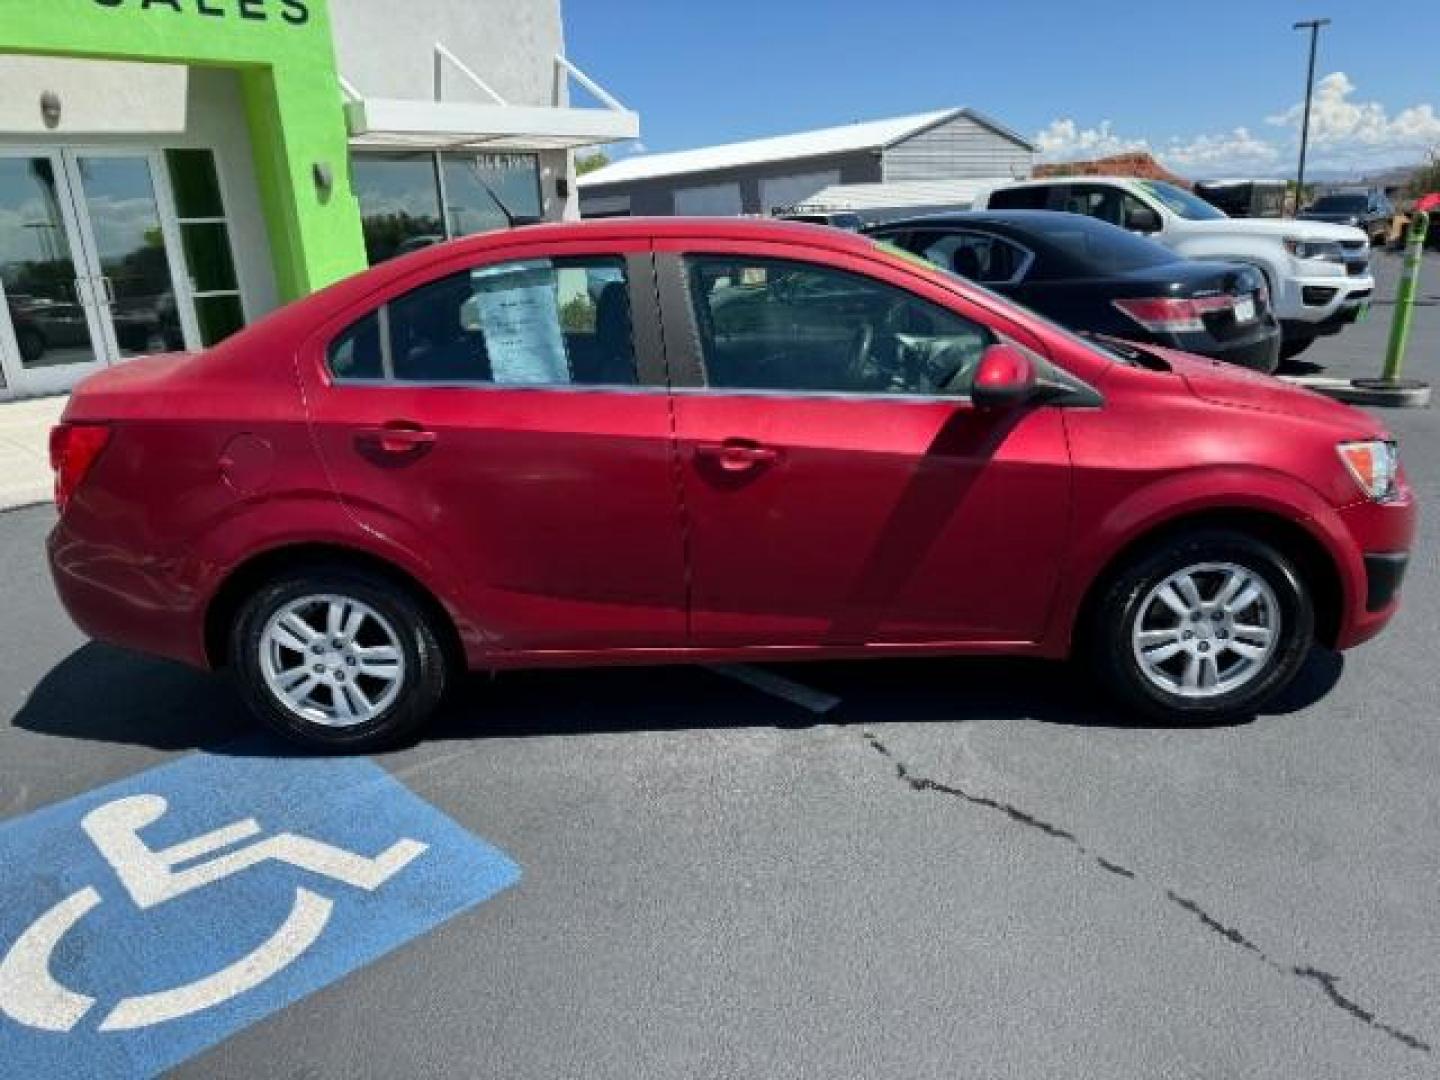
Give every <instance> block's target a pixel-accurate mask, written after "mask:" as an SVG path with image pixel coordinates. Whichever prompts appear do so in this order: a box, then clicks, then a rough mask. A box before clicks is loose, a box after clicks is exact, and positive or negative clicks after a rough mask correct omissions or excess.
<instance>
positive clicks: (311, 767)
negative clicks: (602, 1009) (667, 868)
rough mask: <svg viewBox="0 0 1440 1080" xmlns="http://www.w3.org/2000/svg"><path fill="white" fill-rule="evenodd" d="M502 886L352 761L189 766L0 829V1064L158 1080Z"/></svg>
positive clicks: (206, 760)
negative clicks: (203, 1052) (157, 1076)
mask: <svg viewBox="0 0 1440 1080" xmlns="http://www.w3.org/2000/svg"><path fill="white" fill-rule="evenodd" d="M519 874H520V871H519V868H518V867H517V866H516V865H515V864H514V863H513V862H512V861H511V860H510V859H509V858H508V857H507V856H506V855H505V854H504V853H503V852H501V851H499V850H497V849H496V848H494V847H492V846H490V845H489V844H486V843H485V842H484V841H482V840H480V839H478V838H477V837H475V836H473V835H472V834H470V833H468V832H466V831H465V830H464V829H462V828H460V826H458V825H456V824H455V823H454V822H453V821H451V820H450V819H449V818H447V817H446V816H445V815H443V814H442V813H440V812H439V811H438V810H436V809H435V808H434V807H432V806H430V805H429V804H427V803H425V802H424V801H423V800H421V799H420V798H419V797H417V796H416V795H415V794H413V793H412V792H411V791H409V789H407V788H406V787H405V786H404V785H402V784H401V783H400V782H399V781H397V780H395V779H394V778H393V777H391V776H390V774H388V773H387V772H385V770H383V769H381V768H380V767H379V766H378V765H376V764H374V763H373V762H369V761H362V760H341V761H337V760H326V759H318V758H279V759H275V758H259V757H240V756H234V757H231V756H224V755H218V754H215V755H212V754H195V755H192V756H190V757H186V758H183V759H181V760H180V761H178V762H175V763H173V764H169V765H165V766H161V767H160V768H157V769H152V770H150V771H148V772H144V773H141V774H139V775H138V776H134V777H131V778H129V779H127V780H124V781H121V782H120V783H117V784H113V785H110V786H108V787H106V788H103V789H100V790H98V791H93V792H89V793H87V794H85V795H82V796H79V797H78V798H75V799H71V800H69V801H67V802H64V803H61V804H59V805H56V806H52V807H48V808H46V809H44V810H40V811H37V812H36V813H34V814H30V815H28V816H26V817H22V818H18V819H14V820H12V821H8V822H3V823H0V1061H3V1062H4V1063H5V1072H6V1074H7V1075H15V1076H27V1077H45V1076H67V1077H69V1076H87V1077H88V1076H94V1077H107V1076H116V1077H130V1076H151V1075H155V1074H156V1073H159V1072H161V1071H163V1070H165V1069H167V1068H170V1067H172V1066H174V1065H176V1064H179V1063H180V1062H182V1061H184V1060H186V1059H187V1058H189V1057H192V1056H194V1055H195V1054H196V1053H199V1052H200V1051H201V1050H204V1049H206V1048H207V1047H209V1046H212V1045H214V1044H215V1043H218V1042H220V1041H221V1040H223V1039H225V1038H226V1037H228V1036H229V1035H231V1034H233V1033H234V1032H236V1031H239V1030H240V1029H242V1028H244V1027H247V1026H248V1025H250V1024H252V1023H255V1022H256V1021H258V1020H261V1019H263V1018H264V1017H266V1016H268V1015H270V1014H271V1013H273V1012H276V1011H278V1010H280V1009H282V1008H285V1007H286V1006H288V1005H290V1004H292V1003H293V1002H295V1001H298V1000H299V999H300V998H302V997H304V996H306V995H307V994H310V993H313V992H314V991H315V990H318V989H320V988H321V987H323V986H326V985H328V984H329V983H331V982H334V981H335V980H337V979H339V978H341V977H343V976H345V975H346V974H348V973H350V972H352V971H354V970H355V969H357V968H360V967H362V966H364V965H365V964H368V963H370V962H371V961H373V960H375V959H377V958H378V957H380V956H382V955H384V954H385V953H387V952H390V951H391V950H393V949H395V948H397V947H399V946H400V945H402V944H404V943H405V942H407V941H409V940H411V939H412V938H415V937H418V936H420V935H421V934H424V933H426V932H428V931H429V930H432V929H434V928H435V927H437V926H439V925H440V924H441V923H443V922H445V921H447V920H448V919H451V918H453V917H454V916H456V915H458V914H460V913H461V912H463V911H465V910H467V909H469V908H471V907H474V906H475V905H477V904H479V903H481V902H482V901H484V900H487V899H489V898H490V897H492V896H494V895H495V894H496V893H498V892H500V891H501V890H503V889H505V888H506V887H508V886H509V885H511V884H513V883H514V882H515V881H516V880H517V879H518V878H519Z"/></svg>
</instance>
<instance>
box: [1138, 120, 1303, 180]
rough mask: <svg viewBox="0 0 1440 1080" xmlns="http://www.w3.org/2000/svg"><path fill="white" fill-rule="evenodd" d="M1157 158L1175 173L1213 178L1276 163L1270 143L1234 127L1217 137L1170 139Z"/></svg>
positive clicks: (1277, 152)
mask: <svg viewBox="0 0 1440 1080" xmlns="http://www.w3.org/2000/svg"><path fill="white" fill-rule="evenodd" d="M1158 157H1159V158H1160V160H1161V161H1162V162H1164V163H1165V164H1166V165H1167V166H1169V167H1170V168H1172V169H1174V170H1176V171H1177V172H1186V171H1187V170H1188V171H1190V172H1194V173H1196V174H1197V175H1200V176H1213V175H1216V174H1218V173H1222V172H1258V171H1264V170H1267V169H1270V168H1272V167H1273V166H1274V165H1275V164H1276V162H1278V161H1279V160H1280V149H1279V147H1277V146H1276V145H1275V144H1274V143H1270V142H1266V141H1265V140H1264V139H1258V138H1256V137H1255V136H1254V135H1252V134H1251V133H1250V130H1249V129H1248V128H1243V127H1237V128H1235V129H1234V130H1233V131H1231V132H1228V133H1225V134H1220V135H1196V136H1195V137H1194V138H1191V139H1180V138H1172V139H1171V140H1170V141H1169V142H1167V143H1166V144H1165V148H1164V149H1163V150H1161V151H1160V153H1159V155H1158Z"/></svg>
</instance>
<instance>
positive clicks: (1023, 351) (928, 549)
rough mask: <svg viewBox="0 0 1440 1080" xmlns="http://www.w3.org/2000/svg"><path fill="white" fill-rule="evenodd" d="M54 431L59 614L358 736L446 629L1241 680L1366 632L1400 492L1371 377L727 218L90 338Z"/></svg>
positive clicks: (392, 735) (526, 639) (1203, 709)
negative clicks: (1044, 300) (163, 332)
mask: <svg viewBox="0 0 1440 1080" xmlns="http://www.w3.org/2000/svg"><path fill="white" fill-rule="evenodd" d="M51 449H52V457H53V460H54V465H55V469H56V473H57V480H56V497H57V502H58V504H59V509H60V519H59V523H58V525H57V526H56V528H55V531H54V533H53V535H52V536H51V538H50V545H49V546H50V558H51V565H52V568H53V572H54V576H55V581H56V584H57V586H58V588H59V592H60V595H61V597H62V599H63V600H64V603H65V605H66V607H67V608H68V609H69V611H70V613H71V615H72V616H73V617H74V619H75V621H76V622H77V623H78V624H79V625H80V626H81V627H82V628H83V629H84V630H85V631H86V632H87V633H89V634H91V635H93V636H94V637H96V638H99V639H101V640H104V641H109V642H114V643H117V644H121V645H125V646H129V647H132V648H135V649H140V650H143V651H147V652H151V653H156V654H159V655H162V656H168V657H173V658H175V659H178V660H182V661H185V662H187V663H190V664H195V665H198V666H201V667H207V668H213V667H219V666H221V665H228V666H230V667H231V668H233V670H234V672H235V673H236V675H237V677H238V684H239V686H240V688H241V690H242V691H243V693H244V695H245V696H246V698H247V699H248V700H249V703H250V704H251V705H252V706H253V707H254V710H255V711H256V712H257V713H258V714H259V715H260V716H261V717H262V718H263V719H264V720H266V721H268V722H269V723H270V724H272V725H273V726H275V727H276V728H278V729H279V730H280V731H282V732H284V733H285V734H286V735H289V736H291V737H292V738H296V739H299V740H301V741H303V742H306V743H309V744H312V745H318V746H323V747H329V748H333V749H348V750H358V749H369V748H373V747H376V746H379V745H382V744H386V743H390V742H393V741H395V740H397V739H399V738H401V737H402V736H406V735H408V734H409V733H411V732H413V731H414V730H415V729H417V728H418V726H419V725H420V724H421V722H422V721H423V720H424V719H425V718H426V717H427V716H428V715H429V714H430V713H431V712H432V711H433V710H434V709H435V707H436V705H437V703H438V702H439V701H440V699H441V696H442V694H443V692H444V691H445V689H446V686H447V684H449V683H450V682H451V681H452V680H453V679H454V678H455V676H456V675H457V674H458V672H459V671H460V670H461V669H462V668H472V669H499V668H511V667H526V666H540V665H581V664H619V663H627V664H653V663H676V662H692V661H715V660H749V661H767V660H791V659H816V658H839V657H848V658H860V657H870V656H899V655H916V656H922V655H930V656H934V655H952V654H953V655H959V654H970V653H992V654H993V653H1016V654H1028V655H1032V656H1039V657H1051V658H1060V657H1065V656H1067V655H1069V654H1071V653H1072V652H1081V653H1083V654H1084V655H1085V656H1086V657H1088V658H1089V660H1090V661H1091V663H1092V664H1093V665H1094V668H1095V670H1096V671H1097V672H1098V674H1099V676H1100V677H1101V679H1102V680H1103V682H1104V683H1105V684H1106V685H1107V686H1108V687H1109V688H1110V689H1111V690H1112V691H1113V692H1114V693H1115V695H1116V696H1117V697H1118V698H1119V699H1120V700H1121V701H1122V702H1123V703H1124V704H1126V705H1127V706H1129V707H1130V708H1132V709H1134V710H1137V711H1139V712H1141V713H1144V714H1151V715H1157V714H1158V715H1162V716H1165V717H1167V718H1179V719H1182V720H1183V719H1187V718H1188V719H1194V720H1197V721H1198V720H1205V719H1211V718H1215V717H1219V716H1224V715H1230V714H1237V713H1246V712H1250V711H1253V710H1255V709H1257V708H1258V707H1260V706H1261V705H1262V704H1263V703H1264V702H1265V700H1266V699H1267V698H1269V697H1271V696H1272V695H1274V694H1275V693H1276V692H1277V691H1279V690H1280V689H1281V688H1282V687H1284V686H1285V685H1286V684H1287V683H1288V682H1289V681H1290V680H1291V679H1292V677H1293V676H1294V675H1295V674H1296V671H1297V669H1298V668H1299V667H1300V665H1301V663H1302V661H1303V659H1304V657H1305V654H1306V652H1307V650H1308V649H1309V648H1310V646H1311V643H1312V641H1316V640H1318V641H1320V642H1322V643H1324V644H1325V645H1327V646H1330V647H1333V648H1340V649H1343V648H1347V647H1349V646H1352V645H1355V644H1358V643H1359V642H1361V641H1364V640H1366V639H1367V638H1369V637H1371V636H1372V635H1374V634H1376V633H1377V632H1379V630H1380V629H1381V628H1382V627H1383V626H1384V625H1385V623H1386V622H1387V621H1388V620H1389V619H1390V617H1391V615H1393V614H1394V612H1395V609H1396V605H1397V593H1398V589H1399V584H1400V579H1401V576H1402V573H1403V571H1404V567H1405V564H1406V558H1407V551H1408V549H1409V547H1410V544H1411V539H1412V536H1413V532H1414V525H1415V506H1414V502H1413V497H1412V495H1411V491H1410V489H1409V487H1408V485H1407V483H1406V480H1405V476H1404V473H1403V472H1402V470H1401V469H1400V466H1399V462H1398V458H1397V454H1396V448H1395V443H1394V442H1393V441H1392V440H1391V439H1390V437H1389V436H1388V435H1387V434H1386V433H1385V431H1384V430H1383V429H1382V428H1381V426H1380V425H1379V424H1378V423H1377V422H1376V421H1375V420H1373V419H1372V418H1370V417H1369V416H1367V415H1366V414H1364V413H1361V412H1358V411H1356V410H1353V409H1350V408H1347V407H1345V406H1343V405H1339V404H1336V403H1334V402H1331V401H1329V400H1326V399H1324V398H1321V397H1318V396H1316V395H1314V394H1311V393H1308V392H1306V391H1303V390H1299V389H1295V388H1292V387H1289V386H1287V385H1284V384H1282V383H1280V382H1277V381H1275V380H1272V379H1270V378H1268V377H1265V376H1261V375H1255V374H1252V373H1249V372H1245V371H1241V370H1239V369H1236V368H1233V367H1225V366H1222V365H1219V364H1216V363H1213V362H1210V361H1205V360H1200V359H1198V358H1195V357H1192V356H1187V355H1184V354H1180V353H1175V352H1171V351H1167V350H1165V349H1160V348H1155V347H1152V346H1140V345H1130V344H1128V343H1125V342H1120V341H1112V340H1105V339H1090V338H1082V337H1077V336H1076V335H1074V334H1071V333H1069V332H1068V331H1066V330H1063V329H1061V328H1060V327H1058V326H1056V325H1054V324H1053V323H1050V322H1048V321H1046V320H1045V319H1042V318H1040V317H1038V316H1037V315H1035V314H1033V313H1031V312H1029V311H1026V310H1025V309H1023V308H1020V307H1017V306H1016V305H1015V304H1013V303H1011V302H1009V301H1006V300H1003V299H1001V298H999V297H997V296H995V295H993V294H991V293H989V292H986V291H985V290H983V289H981V288H979V287H977V286H975V285H973V284H970V283H969V282H966V281H963V280H961V279H959V278H957V277H953V276H951V275H948V274H946V273H944V272H943V271H940V270H937V269H935V268H934V267H932V266H930V265H929V264H927V263H922V262H919V261H918V260H915V259H913V258H910V257H907V256H905V255H904V254H903V253H902V252H899V251H898V250H895V249H887V248H886V247H884V246H883V245H877V244H876V243H875V242H873V241H870V240H866V239H864V238H861V237H857V236H854V235H852V234H848V233H844V232H840V231H836V230H827V229H824V228H819V227H814V226H808V225H797V224H786V223H776V222H759V221H744V220H687V219H681V218H675V219H664V220H648V221H647V220H639V219H635V220H624V221H609V222H592V223H584V224H565V225H540V226H534V227H527V228H520V229H515V230H513V231H508V232H502V233H495V234H491V235H486V236H480V237H474V238H471V239H467V240H461V241H457V242H455V243H450V244H445V245H442V246H439V247H433V248H429V249H426V250H423V251H420V252H416V253H414V254H412V255H409V256H405V257H403V258H399V259H396V260H395V261H393V262H389V263H386V264H384V265H383V266H379V267H376V268H375V269H372V270H370V271H369V272H367V273H364V274H361V275H359V276H358V277H355V278H352V279H350V280H348V281H345V282H342V283H340V284H338V285H335V286H333V287H331V288H329V289H326V290H325V291H323V292H321V293H318V294H316V295H314V296H311V297H309V298H308V299H306V300H303V301H301V302H299V303H297V304H294V305H292V306H290V307H288V308H286V309H284V310H283V311H280V312H278V313H276V314H274V315H272V316H270V317H269V318H267V319H265V320H264V321H262V322H260V323H258V324H256V325H254V326H251V327H250V328H249V329H247V330H245V331H243V332H241V333H240V334H237V335H236V336H235V337H232V338H230V339H229V340H228V341H226V342H225V343H224V344H222V345H220V346H218V347H217V348H214V349H211V350H209V351H207V352H204V353H201V354H198V355H176V356H168V357H157V358H154V359H148V360H135V361H131V362H129V363H126V364H124V365H121V366H119V367H115V368H113V369H111V370H108V371H106V372H104V373H102V374H99V375H97V376H94V377H92V378H91V379H89V380H88V381H86V382H85V383H83V384H82V385H81V387H80V388H79V389H78V390H77V391H76V392H75V394H74V396H73V397H72V398H71V400H70V403H69V407H68V408H67V410H66V413H65V417H64V419H63V421H62V422H61V424H60V425H59V427H57V428H56V429H55V432H54V436H53V441H52V448H51ZM956 693H957V694H962V693H964V689H963V687H960V686H957V688H956Z"/></svg>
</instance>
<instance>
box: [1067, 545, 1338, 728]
mask: <svg viewBox="0 0 1440 1080" xmlns="http://www.w3.org/2000/svg"><path fill="white" fill-rule="evenodd" d="M1093 616H1094V617H1093V618H1092V620H1091V624H1090V627H1089V633H1090V636H1091V639H1092V641H1093V642H1094V645H1095V650H1094V651H1095V654H1096V655H1095V659H1096V661H1097V666H1098V670H1099V673H1100V675H1101V678H1102V679H1103V681H1104V682H1105V684H1106V685H1107V687H1108V688H1109V689H1110V690H1111V692H1112V693H1113V694H1114V695H1115V696H1116V697H1118V698H1119V699H1120V700H1122V701H1123V702H1125V703H1126V704H1128V705H1130V706H1131V707H1133V708H1134V709H1136V710H1137V711H1139V712H1140V713H1142V714H1144V715H1147V716H1151V717H1162V718H1166V719H1180V720H1188V721H1193V722H1197V723H1198V722H1206V721H1211V720H1220V719H1224V718H1227V717H1233V716H1240V715H1246V714H1249V713H1251V712H1253V711H1254V710H1256V709H1257V708H1259V707H1260V706H1261V705H1263V704H1264V703H1265V701H1266V700H1267V699H1269V698H1271V697H1273V696H1274V695H1275V694H1277V693H1279V691H1280V690H1282V689H1283V688H1284V687H1285V686H1287V685H1288V684H1289V683H1290V682H1291V680H1292V679H1294V677H1295V675H1296V674H1297V673H1298V672H1299V670H1300V667H1301V665H1302V664H1303V663H1304V661H1305V656H1306V654H1307V653H1308V652H1309V649H1310V645H1311V642H1312V640H1313V637H1314V629H1315V608H1314V601H1313V599H1312V598H1311V595H1310V592H1309V589H1308V588H1307V586H1306V583H1305V580H1304V578H1303V577H1302V576H1301V575H1300V573H1299V572H1298V570H1297V569H1296V567H1295V565H1294V564H1293V563H1292V562H1291V560H1290V559H1289V558H1287V557H1286V556H1285V555H1284V554H1283V553H1281V552H1280V551H1278V550H1277V549H1276V548H1274V547H1272V546H1271V545H1270V544H1267V543H1265V542H1263V541H1261V540H1258V539H1256V538H1254V537H1252V536H1248V535H1246V534H1244V533H1239V532H1231V531H1229V530H1209V529H1207V530H1203V531H1196V532H1192V533H1188V534H1184V535H1180V536H1177V537H1174V538H1171V539H1169V540H1167V541H1165V542H1163V543H1161V544H1160V545H1158V546H1157V547H1155V548H1152V549H1151V550H1149V551H1148V552H1147V553H1145V554H1144V555H1142V556H1140V557H1139V558H1137V559H1135V560H1134V561H1132V562H1131V563H1130V564H1128V565H1127V566H1126V567H1124V568H1122V569H1121V570H1120V572H1119V573H1118V574H1117V575H1116V576H1115V577H1114V578H1113V579H1112V580H1111V581H1110V583H1109V584H1108V586H1107V587H1106V588H1105V590H1104V592H1103V594H1102V595H1101V597H1100V599H1099V602H1098V603H1097V605H1096V606H1095V609H1094V613H1093Z"/></svg>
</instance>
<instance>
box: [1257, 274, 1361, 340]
mask: <svg viewBox="0 0 1440 1080" xmlns="http://www.w3.org/2000/svg"><path fill="white" fill-rule="evenodd" d="M1374 292H1375V278H1374V276H1373V275H1371V274H1370V273H1369V272H1365V273H1360V274H1347V273H1346V272H1345V270H1344V268H1342V267H1339V266H1336V267H1335V272H1334V273H1331V274H1324V275H1313V276H1312V275H1308V274H1307V275H1305V276H1297V277H1293V278H1290V279H1289V280H1288V281H1286V282H1285V284H1284V288H1283V290H1282V294H1281V296H1279V297H1277V298H1276V302H1275V310H1276V314H1278V315H1279V316H1280V322H1281V326H1282V327H1283V328H1284V330H1285V336H1286V337H1288V338H1293V337H1320V336H1323V335H1326V334H1338V333H1339V332H1340V331H1341V330H1343V329H1344V328H1345V327H1347V326H1349V325H1350V324H1351V323H1352V322H1355V321H1356V320H1357V319H1359V318H1361V317H1363V316H1364V315H1365V313H1366V312H1367V311H1368V310H1369V307H1370V297H1371V296H1372V295H1373V293H1374Z"/></svg>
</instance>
